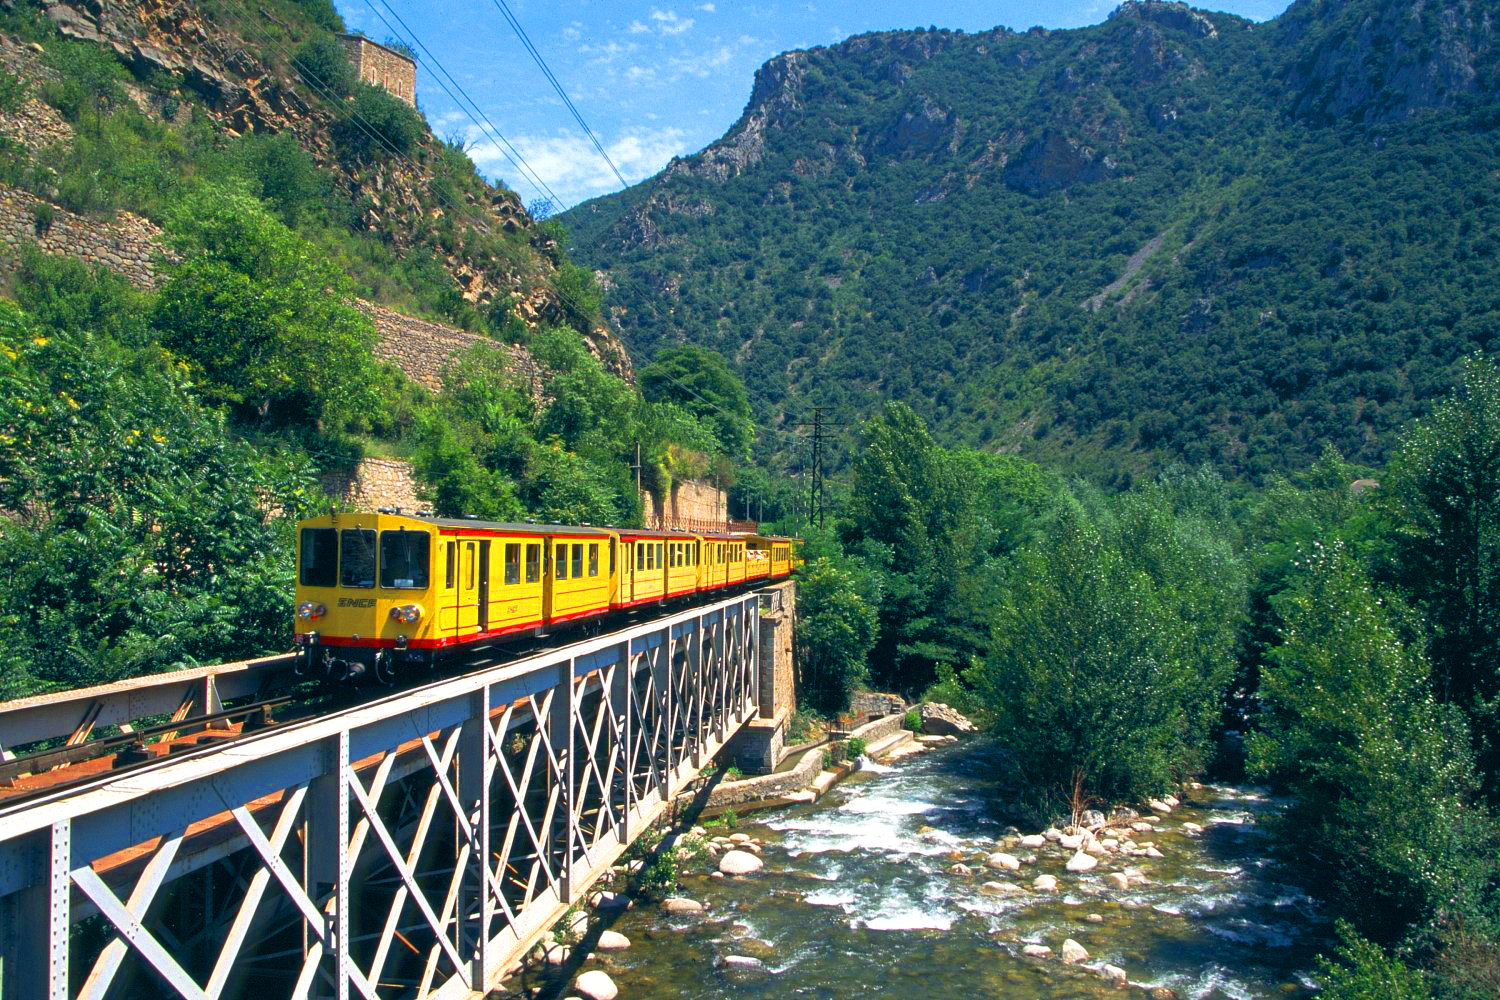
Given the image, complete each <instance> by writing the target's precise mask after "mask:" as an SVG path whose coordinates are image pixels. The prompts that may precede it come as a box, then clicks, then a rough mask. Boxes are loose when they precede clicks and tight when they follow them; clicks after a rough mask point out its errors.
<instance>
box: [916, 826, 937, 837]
mask: <svg viewBox="0 0 1500 1000" xmlns="http://www.w3.org/2000/svg"><path fill="white" fill-rule="evenodd" d="M942 832H943V831H942V830H939V829H938V828H937V827H935V826H928V825H927V824H926V823H923V824H922V825H921V826H919V827H917V836H918V837H931V836H932V835H934V834H938V833H942Z"/></svg>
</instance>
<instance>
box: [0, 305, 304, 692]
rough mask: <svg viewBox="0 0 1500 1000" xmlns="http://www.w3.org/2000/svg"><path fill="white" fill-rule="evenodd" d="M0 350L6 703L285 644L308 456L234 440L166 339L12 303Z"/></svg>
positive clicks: (0, 596) (4, 311)
mask: <svg viewBox="0 0 1500 1000" xmlns="http://www.w3.org/2000/svg"><path fill="white" fill-rule="evenodd" d="M0 342H3V350H0V400H3V403H0V505H3V506H4V509H6V510H7V511H10V512H11V514H10V516H8V517H7V518H5V519H4V520H3V523H0V578H3V580H4V581H5V582H4V584H3V586H0V651H3V652H0V698H13V697H18V696H21V695H24V694H30V693H34V692H36V691H40V690H48V689H54V688H67V687H77V686H82V685H87V684H96V683H102V682H105V681H110V680H116V679H119V678H121V677H128V676H133V675H136V674H140V673H145V672H151V671H157V670H163V669H168V668H170V667H172V666H175V665H178V664H183V663H192V662H212V661H214V660H218V659H223V658H225V657H228V656H235V655H238V656H243V655H246V654H249V653H253V652H257V651H262V652H265V651H272V650H277V649H285V648H286V646H287V644H288V642H289V640H290V634H289V625H290V621H291V610H292V609H291V595H292V571H291V556H290V553H291V551H292V530H293V520H294V519H295V518H296V517H297V516H299V514H301V513H303V512H305V511H307V510H308V509H310V508H311V507H312V506H313V504H314V503H315V502H316V500H315V498H317V497H319V496H320V495H321V494H320V493H319V492H318V491H317V488H316V485H315V481H314V480H313V479H312V477H311V475H310V474H309V471H308V470H307V468H306V467H305V464H303V463H301V462H298V461H295V460H290V459H282V458H279V457H278V456H276V455H274V454H270V453H264V452H257V451H255V450H253V449H251V448H250V447H249V446H247V445H245V444H243V443H240V442H238V441H236V440H235V439H234V438H233V437H232V436H231V435H230V434H229V433H228V431H227V429H226V427H225V424H224V420H223V418H222V416H220V415H219V414H218V413H216V412H215V411H214V410H212V409H209V408H207V407H205V406H204V405H203V403H202V402H201V401H200V400H199V399H198V398H197V396H196V394H195V392H194V391H193V389H192V387H191V384H190V383H189V381H188V380H187V378H186V377H185V374H184V372H183V371H182V370H181V368H180V367H179V366H177V365H174V364H173V363H171V361H170V359H168V358H167V357H165V356H164V355H163V354H162V352H161V351H160V350H158V349H156V348H140V349H138V348H123V347H119V346H117V345H115V344H113V343H111V342H110V341H109V340H107V339H106V338H102V337H99V336H96V335H93V334H89V333H86V332H74V331H59V330H55V329H52V330H43V329H41V328H36V327H33V326H32V325H31V324H30V323H29V321H28V320H27V318H26V317H25V316H24V315H23V314H21V313H20V312H18V311H17V310H16V309H15V308H14V307H8V306H0ZM268 510H276V511H277V513H276V514H275V515H271V514H268V513H267V511H268Z"/></svg>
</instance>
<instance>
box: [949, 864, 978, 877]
mask: <svg viewBox="0 0 1500 1000" xmlns="http://www.w3.org/2000/svg"><path fill="white" fill-rule="evenodd" d="M948 874H950V875H973V874H974V869H972V868H970V867H969V866H968V865H965V864H956V865H952V866H950V867H949V868H948Z"/></svg>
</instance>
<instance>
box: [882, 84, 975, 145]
mask: <svg viewBox="0 0 1500 1000" xmlns="http://www.w3.org/2000/svg"><path fill="white" fill-rule="evenodd" d="M954 125H955V122H954V117H953V112H951V111H948V110H947V109H945V108H942V107H939V106H938V105H937V104H936V103H934V102H933V101H932V99H931V98H929V97H925V96H924V97H923V98H922V99H921V100H920V101H919V102H918V103H917V105H916V107H914V108H909V109H907V110H906V111H903V112H902V113H901V116H900V117H899V118H897V119H896V121H894V122H892V123H891V125H890V126H889V127H888V128H886V130H885V131H884V132H883V133H881V135H880V137H879V138H878V139H877V140H876V142H875V151H876V152H878V153H884V154H885V155H887V156H898V157H914V156H931V155H932V154H933V153H937V152H939V151H941V150H944V149H947V148H949V147H950V146H951V144H952V142H953V138H954V133H955V131H956V130H955V127H954Z"/></svg>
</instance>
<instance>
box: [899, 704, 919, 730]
mask: <svg viewBox="0 0 1500 1000" xmlns="http://www.w3.org/2000/svg"><path fill="white" fill-rule="evenodd" d="M901 727H902V728H903V729H909V730H911V731H912V732H913V733H920V732H921V731H922V713H921V712H919V711H917V710H916V709H915V708H909V709H907V710H906V717H905V718H904V719H902V720H901Z"/></svg>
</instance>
